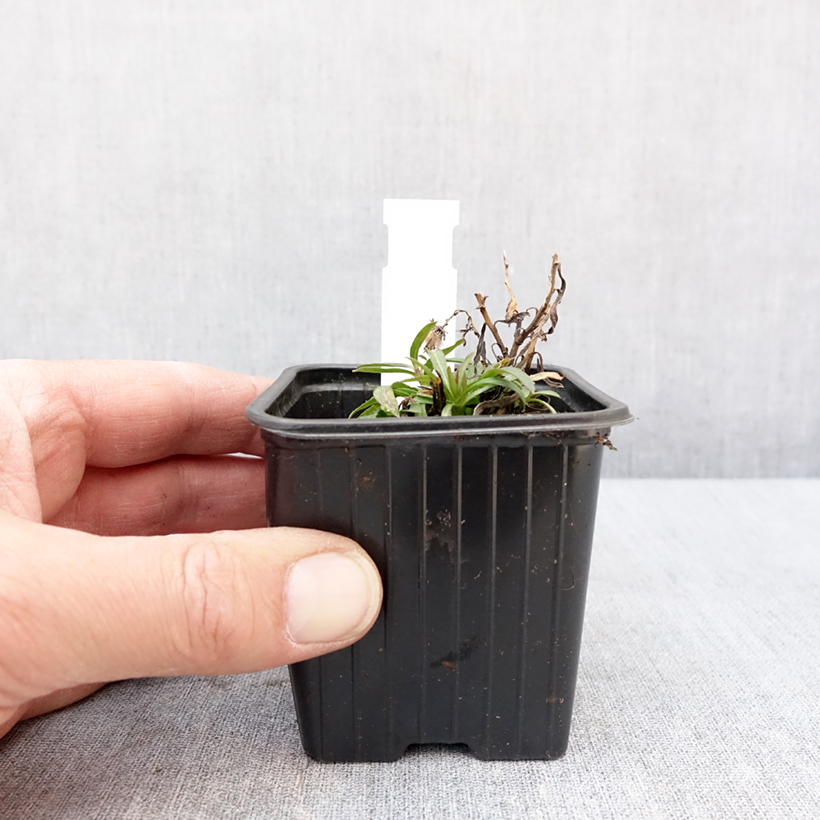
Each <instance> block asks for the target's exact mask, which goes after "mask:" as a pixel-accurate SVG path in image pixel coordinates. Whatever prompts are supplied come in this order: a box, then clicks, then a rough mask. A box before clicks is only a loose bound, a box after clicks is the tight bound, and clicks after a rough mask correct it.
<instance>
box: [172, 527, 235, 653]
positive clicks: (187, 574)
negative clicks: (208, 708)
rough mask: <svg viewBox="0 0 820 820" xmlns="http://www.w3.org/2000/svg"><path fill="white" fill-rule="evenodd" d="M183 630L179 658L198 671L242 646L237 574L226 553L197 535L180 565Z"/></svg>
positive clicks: (230, 558)
mask: <svg viewBox="0 0 820 820" xmlns="http://www.w3.org/2000/svg"><path fill="white" fill-rule="evenodd" d="M181 576H182V599H183V605H184V628H183V629H182V634H181V635H180V642H181V645H180V654H181V655H182V656H183V657H186V658H187V659H189V660H191V661H194V662H195V663H196V666H197V667H198V668H203V669H205V668H207V667H208V666H209V665H211V664H213V665H214V666H216V665H219V664H220V663H222V662H224V661H225V660H226V659H228V658H230V657H231V656H233V655H234V654H235V653H236V652H237V650H238V649H239V648H240V647H241V645H242V643H243V637H244V636H243V630H242V623H243V612H242V606H243V598H245V597H246V596H243V595H242V594H241V592H242V590H241V586H242V585H241V582H240V571H239V567H238V563H237V561H236V559H235V558H234V557H233V555H232V554H231V552H230V550H228V549H226V548H225V547H224V546H222V545H220V544H219V543H218V542H217V541H216V540H215V539H214V538H213V537H211V536H209V535H199V536H197V537H196V540H195V541H194V542H192V543H191V544H190V545H189V546H187V547H186V548H185V549H184V550H183V554H182V561H181Z"/></svg>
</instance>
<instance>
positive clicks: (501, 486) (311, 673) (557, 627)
mask: <svg viewBox="0 0 820 820" xmlns="http://www.w3.org/2000/svg"><path fill="white" fill-rule="evenodd" d="M549 369H554V370H558V371H559V372H561V373H563V375H564V377H565V379H564V382H563V388H562V389H561V390H560V393H561V395H562V397H563V398H562V402H556V404H558V405H561V407H560V409H562V410H565V411H569V412H563V413H560V414H557V415H552V414H527V415H523V416H500V417H494V416H476V417H459V418H430V419H415V418H412V419H361V420H360V419H356V420H350V419H348V418H347V417H348V415H349V413H350V412H351V411H352V410H353V409H354V408H355V407H356V406H358V405H359V404H360V403H361V402H362V401H364V400H365V399H366V398H368V397H369V396H370V395H371V393H372V390H373V387H374V386H375V385H377V384H378V381H377V380H378V378H379V377H378V376H371V375H368V374H358V373H353V372H352V368H350V367H339V366H315V367H296V368H290V369H289V370H286V371H285V372H284V373H283V374H282V376H281V377H280V378H279V379H278V380H277V381H276V382H275V384H273V385H272V386H271V387H270V388H269V389H268V390H266V391H265V392H264V393H263V394H262V395H261V396H259V398H257V399H256V400H255V401H254V402H253V403H252V404H251V405H250V407H249V408H248V418H249V419H250V420H251V421H252V422H254V423H255V424H257V425H258V426H259V427H261V428H262V436H263V438H264V440H265V458H266V464H267V506H268V523H269V525H270V526H294V527H313V528H317V529H323V530H328V531H331V532H336V533H340V534H342V535H346V536H349V537H350V538H353V539H354V540H356V541H358V542H359V543H360V544H361V545H362V546H363V547H364V548H365V549H366V550H367V551H368V553H369V554H370V555H371V556H372V557H373V560H374V561H375V562H376V565H377V566H378V568H379V570H380V572H381V575H382V579H383V581H384V587H385V598H384V605H383V608H382V612H381V613H380V615H379V618H378V620H377V622H376V624H375V626H374V627H373V628H372V629H371V631H370V632H369V633H368V634H367V635H366V636H365V637H364V638H363V639H362V640H361V641H359V642H358V643H356V644H354V645H353V646H351V647H349V648H347V649H344V650H341V651H338V652H334V653H332V654H330V655H325V656H324V657H321V658H316V659H314V660H309V661H305V662H302V663H298V664H295V665H293V666H292V667H291V669H290V673H291V682H292V685H293V692H294V699H295V702H296V711H297V715H298V719H299V726H300V729H301V733H302V742H303V745H304V747H305V750H306V751H307V752H308V754H310V755H311V756H313V757H315V758H317V759H318V760H325V761H340V762H341V761H388V760H396V759H398V758H399V757H401V755H402V754H403V753H404V752H405V750H406V749H407V747H408V746H409V745H411V744H415V743H464V744H467V746H469V748H470V749H471V750H472V752H473V753H474V754H475V755H476V756H477V757H479V758H482V759H485V760H521V759H551V758H556V757H559V756H560V755H562V754H563V753H564V752H565V751H566V748H567V742H568V738H569V728H570V718H571V715H572V705H573V699H574V694H575V680H576V674H577V669H578V655H579V651H580V647H581V629H582V621H583V614H584V602H585V597H586V588H587V578H588V573H589V560H590V551H591V547H592V532H593V525H594V520H595V508H596V503H597V496H598V485H599V478H600V466H601V456H602V453H603V450H604V447H603V446H602V443H601V442H602V439H603V437H604V436H606V435H607V434H608V433H609V430H610V428H611V427H612V425H616V424H624V423H626V422H628V421H631V416H630V414H629V410H628V408H627V407H626V405H624V404H622V403H620V402H617V401H615V400H614V399H612V398H610V397H609V396H606V395H604V394H603V393H601V392H600V391H598V390H596V389H595V388H594V387H592V386H591V385H589V384H587V383H586V382H585V381H583V380H582V379H581V378H580V377H579V376H577V375H576V374H575V373H573V372H572V371H570V370H566V369H564V368H560V367H555V366H552V365H551V366H550V367H549Z"/></svg>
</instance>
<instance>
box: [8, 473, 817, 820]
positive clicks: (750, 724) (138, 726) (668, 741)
mask: <svg viewBox="0 0 820 820" xmlns="http://www.w3.org/2000/svg"><path fill="white" fill-rule="evenodd" d="M0 816H2V817H3V818H18V817H19V818H32V820H34V819H36V818H75V817H76V818H108V817H116V818H154V817H157V818H159V817H162V818H200V817H202V818H206V817H207V818H211V817H214V818H222V817H225V818H228V817H230V818H265V817H293V818H348V817H350V818H367V817H374V818H378V817H413V818H462V817H463V818H485V817H486V818H499V817H503V818H523V817H527V818H541V817H544V818H547V817H550V818H552V817H554V818H561V820H565V818H584V820H589V819H590V818H625V817H639V818H734V817H737V818H744V820H748V819H749V818H756V817H761V818H763V817H765V818H816V817H818V816H820V480H783V481H769V480H767V481H694V480H686V481H677V480H675V481H672V480H658V481H656V480H652V481H650V480H619V481H613V480H610V481H605V482H604V483H603V486H602V488H601V500H600V507H599V514H598V526H597V532H596V541H595V550H594V556H593V569H592V577H591V581H590V590H589V599H588V608H587V618H586V623H585V633H584V648H583V654H582V657H581V670H580V676H579V681H578V698H577V702H576V709H575V716H574V720H573V729H572V737H571V740H570V749H569V752H568V753H567V755H566V756H565V757H564V758H562V759H561V760H557V761H552V762H523V763H507V762H504V763H482V762H480V761H477V760H475V759H473V758H472V757H471V756H470V755H469V754H468V753H467V752H465V751H464V750H462V749H460V748H448V747H423V748H415V749H411V750H410V751H409V752H408V754H407V755H405V757H404V758H402V759H401V760H400V761H399V762H397V763H385V764H349V765H348V764H345V765H342V764H337V765H332V764H320V763H315V762H313V761H312V760H310V759H308V758H307V757H306V756H305V755H304V754H303V752H302V751H301V747H300V744H299V738H298V732H297V728H296V719H295V715H294V711H293V705H292V702H291V697H290V686H289V683H288V680H287V674H286V673H285V672H284V671H283V670H272V671H270V672H265V673H261V674H255V675H244V676H237V677H219V678H180V679H173V680H141V681H129V682H124V683H117V684H113V685H111V686H108V687H106V688H105V689H103V690H101V691H100V692H98V693H97V694H96V695H94V696H93V697H92V698H90V699H88V700H87V701H85V702H83V703H80V704H77V705H75V706H73V707H70V708H68V709H65V710H63V711H62V712H59V713H56V714H52V715H47V716H45V717H42V718H38V719H35V720H31V721H28V722H26V723H24V724H22V725H20V726H18V727H17V728H16V729H15V730H13V731H12V732H11V734H9V735H8V736H7V737H6V738H4V739H3V740H0Z"/></svg>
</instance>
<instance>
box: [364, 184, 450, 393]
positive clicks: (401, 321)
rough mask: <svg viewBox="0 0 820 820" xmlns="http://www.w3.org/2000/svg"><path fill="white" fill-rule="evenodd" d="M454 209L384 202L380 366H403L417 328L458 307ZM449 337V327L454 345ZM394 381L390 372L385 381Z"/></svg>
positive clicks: (446, 204) (439, 203)
mask: <svg viewBox="0 0 820 820" xmlns="http://www.w3.org/2000/svg"><path fill="white" fill-rule="evenodd" d="M458 205H459V203H458V200H443V199H385V200H384V222H385V224H386V225H387V227H388V234H387V243H388V244H387V267H386V268H384V271H383V273H382V344H381V357H380V359H379V360H380V361H382V362H405V361H406V357H407V353H408V349H409V347H410V342H412V341H413V338H414V337H415V335H416V334H417V333H418V332H419V330H421V328H422V327H423V326H424V325H425V324H427V323H428V322H430V321H431V320H433V319H435V320H436V321H439V322H443V321H445V319H447V318H449V317H450V316H451V315H452V313H453V311H455V309H456V303H457V298H458V293H457V289H458V282H457V274H456V270H455V268H454V267H453V228H454V227H455V226H456V225H458ZM454 324H455V323H454V322H453V323H451V328H452V327H453V326H454ZM452 337H453V333H452V330H451V329H450V332H448V334H447V339H448V341H450V340H451V339H452V341H455V339H454V338H452ZM394 380H395V378H394V377H393V374H387V378H386V379H383V381H386V382H387V383H391V382H393V381H394Z"/></svg>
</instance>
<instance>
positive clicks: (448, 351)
mask: <svg viewBox="0 0 820 820" xmlns="http://www.w3.org/2000/svg"><path fill="white" fill-rule="evenodd" d="M463 344H466V343H465V341H464V339H459V340H458V341H457V342H456V343H455V344H454V345H450V347H445V348H444V350H442V351H441V352H442V353H443V354H444V355H445V356H449V355H450V354H451V353H452V352H453V351H454V350H455V349H456V348H457V347H461V345H463Z"/></svg>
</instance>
